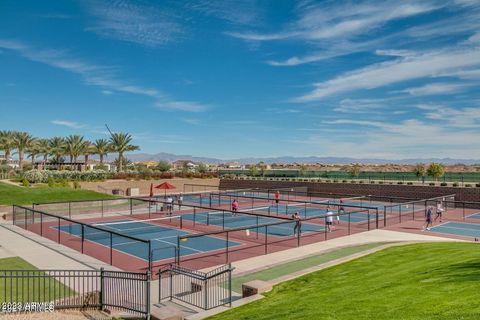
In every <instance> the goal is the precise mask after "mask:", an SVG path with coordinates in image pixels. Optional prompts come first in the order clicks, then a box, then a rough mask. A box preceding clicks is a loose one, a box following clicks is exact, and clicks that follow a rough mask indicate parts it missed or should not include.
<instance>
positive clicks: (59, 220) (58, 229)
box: [58, 217, 60, 243]
mask: <svg viewBox="0 0 480 320" xmlns="http://www.w3.org/2000/svg"><path fill="white" fill-rule="evenodd" d="M58 243H60V217H58Z"/></svg>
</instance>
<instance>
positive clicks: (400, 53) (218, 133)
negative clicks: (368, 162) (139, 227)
mask: <svg viewBox="0 0 480 320" xmlns="http://www.w3.org/2000/svg"><path fill="white" fill-rule="evenodd" d="M479 84H480V2H479V1H476V0H474V1H468V0H457V1H429V0H422V1H415V0H413V1H388V0H387V1H363V2H362V1H351V2H350V1H349V2H347V1H297V2H294V1H280V0H275V1H249V0H244V1H228V0H224V1H210V0H199V1H151V2H149V1H123V0H116V1H88V0H87V1H73V0H70V1H14V0H11V1H10V0H3V1H1V2H0V109H1V117H0V128H1V129H13V130H25V131H29V132H32V133H33V134H34V135H36V136H40V137H51V136H55V135H68V134H83V135H85V136H86V137H87V138H89V139H96V138H102V137H107V135H106V132H105V127H104V124H105V123H107V124H108V125H109V126H110V127H111V128H112V129H113V130H115V131H124V132H130V133H132V134H133V136H134V139H135V143H136V144H138V145H139V146H140V147H141V149H142V151H143V152H149V153H155V152H162V151H163V152H170V153H177V154H192V155H197V156H211V157H218V158H224V159H228V158H236V157H247V156H281V155H297V156H307V155H315V156H349V157H357V158H372V157H376V158H378V157H380V158H386V159H397V158H430V157H452V158H470V159H471V158H476V159H480V138H479V137H480V135H479V134H480V91H479Z"/></svg>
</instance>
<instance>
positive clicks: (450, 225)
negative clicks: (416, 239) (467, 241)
mask: <svg viewBox="0 0 480 320" xmlns="http://www.w3.org/2000/svg"><path fill="white" fill-rule="evenodd" d="M430 232H436V233H445V234H450V235H456V236H462V237H475V238H479V237H480V224H476V223H463V222H451V221H450V222H446V223H444V224H440V225H438V226H435V227H432V228H430Z"/></svg>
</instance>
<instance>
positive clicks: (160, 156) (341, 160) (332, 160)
mask: <svg viewBox="0 0 480 320" xmlns="http://www.w3.org/2000/svg"><path fill="white" fill-rule="evenodd" d="M127 158H128V159H129V160H131V161H133V162H136V161H159V160H164V161H169V162H173V161H177V160H190V161H194V162H204V163H213V164H219V163H226V162H239V163H241V164H250V163H258V162H261V161H263V162H265V163H268V164H271V163H278V164H285V163H294V162H297V163H309V164H310V163H324V164H349V163H361V164H416V163H430V162H439V163H443V164H447V165H453V164H459V163H461V164H466V165H470V164H477V163H480V160H474V159H451V158H442V159H438V158H430V159H415V158H413V159H400V160H387V159H357V158H346V157H315V156H310V157H292V156H285V157H269V158H254V157H252V158H240V159H229V160H225V159H217V158H207V157H196V156H192V155H176V154H171V153H165V152H161V153H156V154H149V153H134V154H129V155H127Z"/></svg>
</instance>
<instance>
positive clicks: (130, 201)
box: [128, 198, 133, 215]
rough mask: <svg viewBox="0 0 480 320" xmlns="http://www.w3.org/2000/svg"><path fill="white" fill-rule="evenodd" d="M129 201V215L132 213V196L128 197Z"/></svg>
mask: <svg viewBox="0 0 480 320" xmlns="http://www.w3.org/2000/svg"><path fill="white" fill-rule="evenodd" d="M128 201H129V203H130V215H132V214H133V202H132V198H129V199H128Z"/></svg>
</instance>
